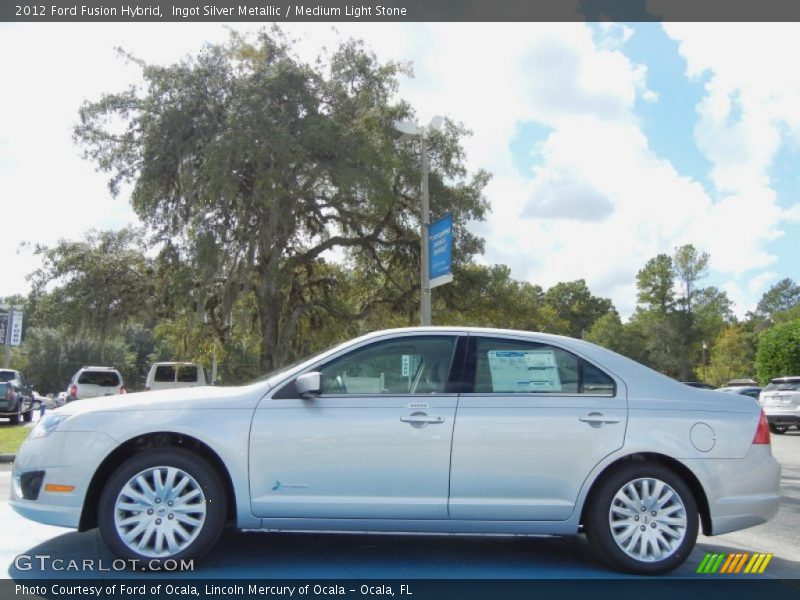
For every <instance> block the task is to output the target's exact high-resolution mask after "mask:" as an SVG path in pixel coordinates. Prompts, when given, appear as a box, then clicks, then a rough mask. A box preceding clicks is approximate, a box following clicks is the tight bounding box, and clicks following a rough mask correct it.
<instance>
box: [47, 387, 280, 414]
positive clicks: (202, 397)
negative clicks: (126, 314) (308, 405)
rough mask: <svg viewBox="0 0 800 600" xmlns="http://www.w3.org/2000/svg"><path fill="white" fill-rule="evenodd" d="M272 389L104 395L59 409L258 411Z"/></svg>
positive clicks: (71, 411) (83, 411)
mask: <svg viewBox="0 0 800 600" xmlns="http://www.w3.org/2000/svg"><path fill="white" fill-rule="evenodd" d="M268 389H269V385H267V384H266V383H264V382H259V383H256V384H252V385H246V386H237V387H218V386H201V387H191V388H178V389H172V390H157V391H151V392H137V393H133V394H120V395H117V396H102V397H99V398H87V399H85V400H75V401H73V402H70V403H69V404H67V405H65V406H62V407H61V408H59V409H57V412H59V413H66V414H70V415H82V414H86V413H97V412H126V411H142V410H183V409H189V408H193V409H199V408H255V406H256V404H258V401H259V400H260V399H261V398H262V397H263V396H264V394H265V393H266V391H267V390H268Z"/></svg>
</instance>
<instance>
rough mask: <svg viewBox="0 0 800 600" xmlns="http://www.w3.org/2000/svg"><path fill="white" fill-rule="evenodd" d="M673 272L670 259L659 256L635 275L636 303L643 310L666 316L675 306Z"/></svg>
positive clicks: (662, 255) (664, 255)
mask: <svg viewBox="0 0 800 600" xmlns="http://www.w3.org/2000/svg"><path fill="white" fill-rule="evenodd" d="M674 288H675V271H674V268H673V265H672V259H671V258H670V257H669V256H667V255H666V254H659V255H658V256H656V257H655V258H651V259H650V260H648V261H647V262H646V263H645V265H644V267H642V269H641V270H640V271H639V272H638V273H637V274H636V289H637V294H636V301H637V302H638V303H639V305H640V307H641V308H642V309H644V310H654V311H658V312H660V313H662V314H666V313H667V312H668V311H669V310H671V309H672V308H673V306H674V304H675V291H674Z"/></svg>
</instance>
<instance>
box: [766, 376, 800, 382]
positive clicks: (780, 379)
mask: <svg viewBox="0 0 800 600" xmlns="http://www.w3.org/2000/svg"><path fill="white" fill-rule="evenodd" d="M769 382H770V383H800V375H787V376H785V377H775V378H773V379H770V380H769Z"/></svg>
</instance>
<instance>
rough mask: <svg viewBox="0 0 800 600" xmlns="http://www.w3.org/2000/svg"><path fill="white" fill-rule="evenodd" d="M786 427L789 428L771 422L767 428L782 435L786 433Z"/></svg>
mask: <svg viewBox="0 0 800 600" xmlns="http://www.w3.org/2000/svg"><path fill="white" fill-rule="evenodd" d="M787 429H789V428H788V427H787V426H786V425H773V424H772V423H770V424H769V430H770V431H771V432H772V433H775V434H777V435H783V434H784V433H786V430H787Z"/></svg>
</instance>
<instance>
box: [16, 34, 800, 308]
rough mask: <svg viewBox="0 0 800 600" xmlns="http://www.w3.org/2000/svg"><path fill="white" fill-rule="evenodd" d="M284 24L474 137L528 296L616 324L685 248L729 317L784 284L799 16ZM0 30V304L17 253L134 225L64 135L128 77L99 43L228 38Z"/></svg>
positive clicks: (177, 45)
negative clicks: (703, 256)
mask: <svg viewBox="0 0 800 600" xmlns="http://www.w3.org/2000/svg"><path fill="white" fill-rule="evenodd" d="M233 27H234V28H235V29H239V30H241V29H250V30H253V29H256V28H257V26H254V25H252V24H251V25H234V26H233ZM286 27H287V28H288V30H289V34H290V35H291V36H292V37H295V38H297V39H299V40H300V42H299V45H298V47H297V51H298V54H299V55H300V56H301V58H303V59H304V60H308V61H309V62H310V61H312V60H313V59H314V58H315V57H316V55H317V54H318V53H319V52H320V51H321V50H322V48H323V47H326V46H327V47H332V46H334V45H335V44H336V42H337V40H339V39H341V38H342V37H359V38H363V39H364V40H365V42H366V43H367V45H369V46H370V47H372V48H373V49H374V51H375V52H376V54H377V55H378V56H379V58H381V59H384V60H390V59H392V60H403V61H410V62H411V63H412V64H413V66H414V72H415V75H414V77H413V78H403V79H402V80H401V82H400V90H399V95H400V96H401V97H403V98H404V99H407V100H408V101H410V102H411V104H412V105H413V106H414V107H415V108H416V109H417V111H418V114H419V117H420V121H422V122H426V121H427V120H428V119H430V118H431V117H432V116H434V115H436V114H443V115H445V116H447V117H449V118H451V119H453V120H455V121H460V122H462V123H464V125H466V126H467V127H468V128H469V129H471V130H472V131H473V132H474V133H473V136H472V137H471V138H469V139H467V140H465V148H466V151H467V156H468V166H469V168H470V169H477V168H485V169H487V170H489V171H490V172H491V173H492V174H493V179H492V182H491V183H490V184H489V186H488V187H487V190H486V195H487V198H488V200H489V201H490V202H491V205H492V214H491V215H490V216H489V218H488V219H487V221H486V222H483V223H473V224H470V227H472V228H473V229H474V230H475V231H476V232H478V233H480V234H481V235H483V236H484V237H485V239H486V253H485V255H484V256H483V257H482V258H481V260H482V261H483V262H485V263H487V264H493V263H506V264H508V265H509V266H510V267H511V269H512V275H513V276H514V277H516V278H518V279H525V280H528V281H531V282H533V283H538V284H540V285H542V286H544V287H548V286H550V285H553V284H554V283H556V282H558V281H564V280H570V279H577V278H584V279H586V280H587V282H588V284H589V286H590V288H591V289H592V290H593V291H594V293H596V294H598V295H602V296H606V297H610V298H611V299H612V300H613V301H614V303H615V305H616V306H617V308H618V309H619V310H620V312H621V313H622V314H623V316H624V315H628V314H630V312H631V311H632V310H633V309H634V307H635V276H636V272H637V271H638V269H639V268H641V266H642V265H643V264H644V262H645V261H646V260H647V259H649V258H651V257H652V256H654V255H655V254H657V253H660V252H667V253H671V252H672V250H673V249H674V248H675V247H676V246H678V245H680V244H684V243H693V244H694V245H695V246H697V247H698V248H700V249H702V250H705V251H708V252H709V253H710V254H711V259H712V262H711V265H712V269H711V272H710V274H709V277H708V278H707V280H706V281H705V282H704V283H706V284H708V285H716V286H718V287H720V288H722V289H724V290H726V291H727V292H728V294H729V295H730V296H731V298H732V299H733V300H734V301H735V302H736V312H737V313H738V314H740V315H743V314H744V312H745V311H746V310H749V309H752V308H753V306H754V305H755V303H756V302H757V300H758V298H759V297H760V295H761V294H762V293H763V292H764V291H765V290H766V289H767V288H768V287H769V285H770V284H771V283H774V282H776V281H777V280H778V279H780V278H782V277H792V278H793V279H795V280H800V267H799V266H798V261H797V260H796V258H795V256H796V255H797V253H798V252H797V249H798V247H799V246H798V244H799V243H800V202H799V201H798V191H800V174H799V173H798V170H797V168H796V166H795V165H798V164H800V163H798V160H800V74H795V73H794V71H793V70H792V69H791V68H789V66H790V65H788V64H786V66H785V67H783V66H782V65H783V64H784V63H787V60H786V57H788V56H792V55H793V49H795V50H800V44H798V42H797V40H799V39H800V27H798V26H797V25H796V24H772V25H771V24H763V25H752V24H722V25H718V24H716V25H715V24H666V25H662V24H659V23H636V24H627V25H618V24H594V25H586V24H583V23H560V24H547V23H545V24H533V23H530V24H528V23H514V24H483V23H461V24H451V23H437V24H414V23H405V24H337V25H336V28H332V27H331V26H329V25H325V24H288V25H286ZM2 31H3V35H2V36H0V66H2V68H3V72H4V73H5V82H4V83H5V86H4V87H5V89H7V90H14V93H12V94H6V95H4V96H3V97H0V115H2V116H0V197H2V198H4V200H5V199H7V198H9V199H13V201H12V202H11V203H10V204H7V206H10V209H7V210H10V214H11V216H12V217H13V218H14V219H15V221H16V222H20V223H25V224H26V226H25V227H22V228H19V229H14V230H13V231H12V232H11V233H8V234H7V235H4V236H3V237H0V253H2V254H3V255H4V256H10V257H13V260H11V261H10V262H9V261H6V263H5V265H4V272H5V275H6V276H5V277H4V279H3V280H2V281H0V296H2V295H5V294H9V293H14V292H26V291H27V287H28V284H27V282H26V280H25V275H26V274H27V273H29V272H30V271H31V270H33V269H34V268H35V266H36V261H35V258H34V257H33V256H32V255H31V254H30V252H26V251H23V252H20V253H18V252H17V247H18V245H19V243H20V242H23V241H31V242H40V243H51V242H53V241H55V240H57V239H59V238H64V237H66V238H70V237H72V238H74V237H77V236H79V235H80V234H81V233H82V232H84V231H85V230H86V229H88V228H90V227H96V228H109V227H120V226H122V225H124V224H126V223H129V222H133V221H134V220H135V217H134V215H133V213H132V211H131V210H130V207H129V206H128V203H127V197H126V194H125V192H124V191H123V194H121V196H120V197H119V198H116V199H114V198H111V197H110V196H109V194H108V191H107V189H106V179H105V177H104V176H103V174H99V173H96V172H95V170H94V168H93V166H92V165H91V164H89V163H87V162H86V161H84V160H82V158H81V156H80V149H78V148H76V147H75V146H74V144H73V142H72V140H71V127H72V125H73V123H74V122H75V119H76V116H77V110H78V107H79V106H80V104H81V102H83V101H84V100H85V99H89V98H96V97H98V96H99V95H100V94H101V93H103V92H107V91H115V90H120V89H123V88H125V87H127V86H128V85H131V84H136V83H138V82H139V81H140V79H139V74H138V70H137V68H136V67H135V65H131V64H128V63H125V62H124V61H121V60H119V58H118V57H117V55H116V53H115V51H114V48H115V47H116V46H121V47H123V48H125V49H127V50H129V51H131V52H132V53H133V54H134V55H137V56H139V57H142V58H144V59H145V60H147V61H149V62H154V63H170V62H174V61H175V60H178V59H179V58H181V57H183V56H186V55H188V54H192V53H194V52H196V51H197V50H198V48H200V47H201V46H202V44H204V43H207V42H220V41H223V40H225V39H226V37H227V35H228V34H227V31H226V29H225V28H224V27H223V26H222V25H220V24H214V23H180V24H176V23H163V24H143V23H137V24H106V25H104V26H103V27H97V26H92V25H55V24H13V25H3V27H2ZM45 42H47V43H45ZM745 42H746V43H745ZM53 44H57V45H58V47H59V48H60V50H59V52H58V53H56V54H53V53H52V52H51V51H50V48H52V47H53ZM4 205H6V202H4Z"/></svg>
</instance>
